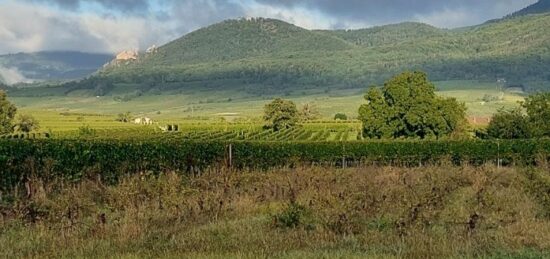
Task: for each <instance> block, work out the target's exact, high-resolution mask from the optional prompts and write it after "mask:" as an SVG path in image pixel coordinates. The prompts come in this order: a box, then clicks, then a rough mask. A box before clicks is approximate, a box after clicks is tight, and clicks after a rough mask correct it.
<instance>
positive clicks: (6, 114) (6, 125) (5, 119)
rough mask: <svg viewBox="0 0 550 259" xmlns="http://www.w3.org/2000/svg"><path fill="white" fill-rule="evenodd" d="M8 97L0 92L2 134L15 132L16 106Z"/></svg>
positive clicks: (0, 131) (0, 125) (0, 128)
mask: <svg viewBox="0 0 550 259" xmlns="http://www.w3.org/2000/svg"><path fill="white" fill-rule="evenodd" d="M7 98H8V96H7V95H6V93H5V92H4V91H2V90H0V134H6V133H11V132H12V131H13V125H12V122H13V118H14V117H15V113H16V112H17V108H15V105H13V104H12V103H10V102H9V101H8V99H7Z"/></svg>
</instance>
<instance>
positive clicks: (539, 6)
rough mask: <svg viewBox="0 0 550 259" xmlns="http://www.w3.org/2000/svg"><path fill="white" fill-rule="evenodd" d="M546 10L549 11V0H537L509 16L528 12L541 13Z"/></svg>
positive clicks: (527, 13)
mask: <svg viewBox="0 0 550 259" xmlns="http://www.w3.org/2000/svg"><path fill="white" fill-rule="evenodd" d="M547 12H550V0H539V1H538V2H537V3H535V4H532V5H530V6H528V7H525V8H523V9H521V10H519V11H517V12H515V13H513V14H511V15H510V17H517V16H523V15H529V14H541V13H547Z"/></svg>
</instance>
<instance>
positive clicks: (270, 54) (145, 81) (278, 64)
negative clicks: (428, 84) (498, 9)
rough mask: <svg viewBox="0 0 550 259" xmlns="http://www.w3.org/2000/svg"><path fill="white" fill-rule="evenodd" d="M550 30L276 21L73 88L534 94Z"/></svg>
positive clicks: (531, 20) (530, 21) (547, 55)
mask: <svg viewBox="0 0 550 259" xmlns="http://www.w3.org/2000/svg"><path fill="white" fill-rule="evenodd" d="M548 24H550V15H549V14H541V15H530V16H518V17H512V18H509V19H503V20H500V21H495V22H492V23H486V24H482V25H478V26H472V27H467V28H459V29H454V30H444V29H439V28H435V27H433V26H429V25H426V24H421V23H401V24H394V25H386V26H379V27H374V28H369V29H361V30H337V31H326V30H325V31H319V30H314V31H311V30H306V29H303V28H300V27H297V26H295V25H292V24H289V23H285V22H282V21H278V20H274V19H263V18H257V19H240V20H230V21H225V22H222V23H219V24H215V25H212V26H209V27H206V28H203V29H200V30H197V31H195V32H192V33H190V34H188V35H186V36H184V37H182V38H180V39H177V40H175V41H173V42H170V43H168V44H166V45H164V46H161V47H160V48H158V49H153V50H151V51H147V52H146V53H140V54H139V55H137V56H136V57H135V60H134V59H132V60H130V61H127V62H121V63H117V62H115V63H112V64H111V65H110V66H107V67H105V68H103V69H101V70H100V71H99V72H98V73H97V74H96V75H94V76H93V77H91V78H90V79H88V80H84V81H81V82H79V83H73V84H69V85H68V86H67V87H71V88H74V89H79V88H88V89H95V90H96V92H100V93H108V92H109V91H110V89H113V88H114V87H116V85H118V84H125V86H126V87H128V86H129V85H130V86H132V87H133V90H140V91H142V92H147V91H155V92H158V91H163V90H167V89H178V88H186V87H197V88H199V89H230V88H231V89H238V90H240V91H246V92H249V93H253V94H258V95H263V94H269V93H282V92H283V91H286V89H292V90H296V89H308V88H321V89H327V88H330V89H341V88H364V87H366V86H369V85H372V84H379V83H381V82H383V81H384V80H386V79H387V78H389V77H391V76H392V75H394V74H396V73H399V72H401V71H403V70H424V71H426V72H428V73H429V74H430V76H431V78H432V79H433V80H489V81H496V80H497V79H498V78H505V79H506V80H507V81H508V82H510V83H512V84H523V85H527V86H526V87H525V88H527V89H529V84H530V82H547V81H550V69H549V68H550V45H548V42H550V27H549V26H548ZM537 85H540V83H537ZM103 88H104V89H103ZM97 90H99V91H97Z"/></svg>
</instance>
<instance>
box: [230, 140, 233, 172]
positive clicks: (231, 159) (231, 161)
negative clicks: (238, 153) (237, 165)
mask: <svg viewBox="0 0 550 259" xmlns="http://www.w3.org/2000/svg"><path fill="white" fill-rule="evenodd" d="M231 167H233V145H231V144H229V168H231Z"/></svg>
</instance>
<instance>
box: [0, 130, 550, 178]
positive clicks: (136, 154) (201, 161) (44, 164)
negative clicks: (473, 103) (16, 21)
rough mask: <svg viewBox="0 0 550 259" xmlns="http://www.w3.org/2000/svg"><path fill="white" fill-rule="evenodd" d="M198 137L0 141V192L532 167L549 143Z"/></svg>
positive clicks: (546, 153) (546, 156)
mask: <svg viewBox="0 0 550 259" xmlns="http://www.w3.org/2000/svg"><path fill="white" fill-rule="evenodd" d="M299 132H300V130H289V131H287V132H280V133H277V134H274V135H273V136H264V135H260V134H257V135H254V136H256V137H257V138H258V139H264V138H265V139H276V138H278V139H290V138H295V136H299V135H305V134H304V133H299ZM320 132H322V133H316V134H317V135H319V134H324V135H326V136H328V135H335V136H336V135H343V133H342V134H341V133H340V132H336V134H332V133H328V131H320ZM264 134H265V133H264ZM266 135H268V134H266ZM181 136H182V137H185V136H189V135H186V134H183V135H181ZM197 137H201V138H203V139H207V138H210V137H211V138H215V139H216V140H213V141H206V140H202V141H196V140H186V139H177V138H166V139H139V140H129V139H124V140H123V139H42V140H0V168H2V170H1V173H0V189H10V188H12V187H14V186H18V185H20V184H21V182H22V181H24V179H27V178H28V177H30V176H32V175H38V176H40V177H41V178H44V179H51V180H53V179H57V178H59V177H61V178H62V179H66V180H71V181H79V180H80V179H82V178H83V177H87V176H89V175H101V178H102V179H104V180H106V181H108V182H113V183H116V182H117V181H118V179H119V178H120V177H121V176H124V175H128V174H139V173H161V172H166V171H174V172H181V173H193V174H194V173H200V172H201V171H203V170H204V169H207V168H211V167H216V166H227V167H235V168H253V169H268V168H273V167H295V166H300V165H312V164H313V165H330V166H338V167H346V166H357V165H361V164H363V165H365V164H366V165H368V164H372V165H397V166H422V165H428V164H441V163H452V164H455V165H462V164H471V165H483V164H486V163H493V164H498V165H514V164H517V165H536V164H540V163H542V164H545V163H547V162H548V161H550V156H549V155H550V141H548V140H544V141H540V140H525V141H520V140H517V141H474V140H468V141H391V142H385V141H347V142H343V141H342V142H336V141H318V142H315V141H279V142H276V141H242V140H241V141H236V140H235V139H236V138H238V134H237V133H235V132H232V131H228V132H227V133H221V132H220V133H212V135H210V133H200V135H197ZM249 138H251V137H250V136H249ZM310 138H312V137H310ZM324 138H326V137H324Z"/></svg>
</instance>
